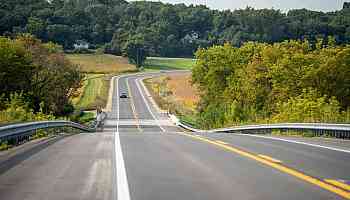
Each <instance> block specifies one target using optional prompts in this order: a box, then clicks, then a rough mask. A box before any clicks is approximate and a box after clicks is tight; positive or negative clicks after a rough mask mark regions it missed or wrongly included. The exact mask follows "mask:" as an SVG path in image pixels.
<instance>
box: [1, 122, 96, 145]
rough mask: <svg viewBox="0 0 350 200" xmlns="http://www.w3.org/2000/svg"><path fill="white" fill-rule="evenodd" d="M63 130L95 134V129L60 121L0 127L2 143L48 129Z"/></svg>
mask: <svg viewBox="0 0 350 200" xmlns="http://www.w3.org/2000/svg"><path fill="white" fill-rule="evenodd" d="M61 127H62V128H63V127H71V128H75V129H78V130H81V131H86V132H95V131H96V128H95V127H86V126H83V125H81V124H78V123H74V122H70V121H64V120H58V121H39V122H27V123H21V124H13V125H8V126H2V127H0V141H6V140H10V139H14V138H18V137H25V136H30V135H33V134H34V133H35V131H36V130H39V129H48V128H61Z"/></svg>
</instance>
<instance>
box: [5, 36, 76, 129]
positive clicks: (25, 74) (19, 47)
mask: <svg viewBox="0 0 350 200" xmlns="http://www.w3.org/2000/svg"><path fill="white" fill-rule="evenodd" d="M82 79H83V76H82V75H81V74H80V72H79V70H78V68H77V67H76V66H75V65H74V64H72V63H71V62H69V61H68V60H67V59H66V58H65V57H64V54H63V53H62V48H61V47H60V46H59V45H55V44H53V43H42V42H41V41H40V40H38V39H36V38H35V37H33V36H31V35H21V36H18V37H17V38H15V39H9V38H5V37H0V94H1V95H0V97H1V98H0V123H12V122H20V121H33V120H50V119H54V118H58V117H59V118H62V117H67V116H69V115H70V114H71V113H73V111H74V107H73V105H72V104H71V102H70V98H71V97H72V96H74V94H75V92H76V91H77V89H78V88H79V87H80V83H81V80H82Z"/></svg>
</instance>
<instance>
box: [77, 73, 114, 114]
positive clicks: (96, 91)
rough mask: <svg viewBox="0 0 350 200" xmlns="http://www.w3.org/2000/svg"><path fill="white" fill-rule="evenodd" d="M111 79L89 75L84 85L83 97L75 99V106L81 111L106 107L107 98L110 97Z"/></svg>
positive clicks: (106, 76)
mask: <svg viewBox="0 0 350 200" xmlns="http://www.w3.org/2000/svg"><path fill="white" fill-rule="evenodd" d="M109 79H110V77H109V76H108V75H104V74H88V75H86V79H85V81H84V83H83V88H84V89H83V91H82V93H81V95H80V96H79V97H77V98H74V99H73V100H72V101H73V104H74V105H75V106H76V107H77V108H81V109H87V110H91V109H96V108H97V107H104V106H105V104H106V98H105V96H108V85H109Z"/></svg>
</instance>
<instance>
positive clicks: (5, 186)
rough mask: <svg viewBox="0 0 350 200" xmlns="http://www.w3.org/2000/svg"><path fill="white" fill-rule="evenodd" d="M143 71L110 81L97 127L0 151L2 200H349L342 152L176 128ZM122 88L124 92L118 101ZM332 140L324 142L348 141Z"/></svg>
mask: <svg viewBox="0 0 350 200" xmlns="http://www.w3.org/2000/svg"><path fill="white" fill-rule="evenodd" d="M143 77H144V76H143V75H139V76H135V75H134V76H124V77H121V78H118V79H115V85H116V87H115V88H114V96H113V104H112V112H111V113H110V114H109V119H108V120H107V121H106V127H105V129H104V132H99V133H93V134H80V135H73V136H68V137H61V138H55V139H52V141H49V142H43V143H37V144H28V145H27V146H26V147H23V149H19V150H16V151H15V152H12V153H10V155H1V156H2V158H0V199H6V200H11V199H33V200H34V199H35V200H37V199H119V200H129V199H131V200H179V199H183V200H197V199H198V200H206V199H208V200H212V199H218V200H219V199H220V200H221V199H222V200H231V199H240V200H244V199H249V200H265V199H269V200H274V199H276V200H284V199H291V200H293V199H312V200H313V199H315V200H323V199H324V200H330V199H350V193H349V190H350V188H347V187H349V186H348V185H347V184H346V183H347V181H348V180H350V172H349V169H350V153H346V152H342V151H336V150H329V149H325V148H320V147H316V146H309V145H303V144H296V143H291V142H286V141H281V140H273V139H270V138H263V137H253V136H245V135H238V134H225V133H215V134H213V133H211V134H209V133H203V134H200V135H199V134H196V133H187V132H184V130H182V129H180V128H178V127H175V126H173V125H172V124H171V123H170V122H169V120H168V118H167V116H166V115H165V114H164V113H159V111H158V110H157V109H156V108H155V107H154V106H153V104H152V101H150V99H149V98H148V95H147V93H146V92H145V90H144V88H143V87H142V85H141V84H140V79H142V78H143ZM121 92H127V93H129V96H130V98H128V99H119V97H118V94H120V93H121ZM292 140H293V139H292ZM307 142H310V143H313V144H318V143H320V144H323V145H324V144H326V145H327V143H325V142H324V141H323V140H320V141H317V140H315V141H307ZM339 144H340V145H337V142H333V143H332V145H333V146H332V147H336V148H340V149H344V148H347V147H349V146H350V144H349V143H347V142H339ZM325 179H330V180H327V181H328V182H327V181H326V180H325ZM336 185H337V186H336Z"/></svg>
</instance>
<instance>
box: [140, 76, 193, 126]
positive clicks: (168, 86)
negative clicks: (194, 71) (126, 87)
mask: <svg viewBox="0 0 350 200" xmlns="http://www.w3.org/2000/svg"><path fill="white" fill-rule="evenodd" d="M144 82H145V85H146V87H147V88H148V90H149V91H150V93H151V95H152V97H153V99H154V100H155V101H156V103H157V104H158V105H159V107H160V108H161V109H162V110H168V111H170V112H171V113H175V114H176V115H177V116H178V117H180V118H181V120H183V121H185V122H187V123H189V124H192V125H193V126H196V106H197V103H198V102H199V95H198V91H197V90H196V88H195V86H193V85H192V84H191V74H190V73H186V74H173V75H167V76H161V77H155V78H150V79H146V80H145V81H144Z"/></svg>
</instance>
